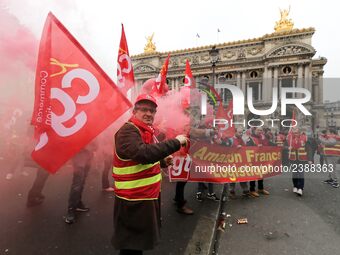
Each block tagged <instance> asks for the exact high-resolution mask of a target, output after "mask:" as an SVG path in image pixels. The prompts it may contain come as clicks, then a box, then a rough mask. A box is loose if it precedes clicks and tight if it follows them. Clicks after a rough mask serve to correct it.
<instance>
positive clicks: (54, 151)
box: [32, 13, 131, 173]
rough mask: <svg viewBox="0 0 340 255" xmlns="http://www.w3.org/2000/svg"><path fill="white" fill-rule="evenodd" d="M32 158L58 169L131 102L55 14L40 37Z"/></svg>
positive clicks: (51, 16)
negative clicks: (36, 140)
mask: <svg viewBox="0 0 340 255" xmlns="http://www.w3.org/2000/svg"><path fill="white" fill-rule="evenodd" d="M35 85H36V89H35V104H34V111H33V115H32V124H33V125H35V136H36V138H37V139H38V144H37V146H36V147H35V150H34V151H33V152H32V158H33V159H34V160H35V161H36V162H37V163H38V164H40V165H41V166H42V167H43V168H44V169H46V170H48V171H49V172H52V173H54V172H56V171H57V170H58V169H59V168H60V167H61V166H62V165H63V164H64V163H65V162H66V161H67V160H69V159H70V158H71V157H73V156H74V155H75V154H76V153H77V152H79V151H80V150H81V149H82V148H83V147H85V146H86V145H87V144H88V143H89V142H90V141H91V140H92V139H93V138H95V137H96V136H97V135H98V134H100V133H101V132H102V131H103V130H104V129H106V128H107V127H108V126H109V125H110V124H112V123H113V122H114V121H115V120H116V119H117V118H118V117H120V116H121V115H122V114H123V113H124V112H125V111H127V110H128V109H129V108H130V107H131V103H130V102H129V101H128V100H127V99H126V97H125V96H123V95H122V93H121V92H120V91H119V89H118V88H117V86H116V85H115V84H114V83H113V81H112V80H110V78H109V77H108V76H107V75H106V74H105V73H104V71H103V70H102V69H101V68H100V67H99V66H98V65H97V64H96V63H95V61H94V60H93V59H92V58H91V57H90V55H89V54H88V53H87V52H86V51H85V50H84V48H82V47H81V45H80V44H79V43H78V42H77V41H76V39H75V38H74V37H72V35H71V34H70V33H69V32H68V31H67V29H66V28H65V27H64V26H63V25H62V24H61V23H60V22H59V21H58V20H57V18H56V17H55V16H53V14H52V13H50V14H49V15H48V17H47V20H46V23H45V27H44V31H43V35H42V38H41V42H40V49H39V58H38V64H37V71H36V84H35Z"/></svg>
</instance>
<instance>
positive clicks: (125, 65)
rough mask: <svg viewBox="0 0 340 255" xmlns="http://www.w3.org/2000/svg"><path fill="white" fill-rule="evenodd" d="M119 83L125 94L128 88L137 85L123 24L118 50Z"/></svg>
mask: <svg viewBox="0 0 340 255" xmlns="http://www.w3.org/2000/svg"><path fill="white" fill-rule="evenodd" d="M117 85H118V87H119V88H120V90H121V92H122V93H123V94H125V95H126V94H127V92H128V90H129V89H130V88H132V87H133V86H134V85H135V77H134V74H133V67H132V62H131V58H130V55H129V49H128V45H127V41H126V37H125V32H124V25H123V24H122V35H121V38H120V44H119V51H118V66H117Z"/></svg>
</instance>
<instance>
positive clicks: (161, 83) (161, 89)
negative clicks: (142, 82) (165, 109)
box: [151, 54, 170, 96]
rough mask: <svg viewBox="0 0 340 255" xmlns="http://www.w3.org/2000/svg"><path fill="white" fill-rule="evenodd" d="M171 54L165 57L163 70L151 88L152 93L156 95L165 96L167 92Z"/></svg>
mask: <svg viewBox="0 0 340 255" xmlns="http://www.w3.org/2000/svg"><path fill="white" fill-rule="evenodd" d="M169 59H170V54H169V55H168V57H167V58H166V59H165V62H164V64H163V66H162V69H161V71H160V72H159V75H158V77H157V79H156V82H155V84H154V86H153V88H152V90H151V94H153V95H155V96H163V95H164V94H165V93H166V85H165V84H166V75H167V73H168V66H169Z"/></svg>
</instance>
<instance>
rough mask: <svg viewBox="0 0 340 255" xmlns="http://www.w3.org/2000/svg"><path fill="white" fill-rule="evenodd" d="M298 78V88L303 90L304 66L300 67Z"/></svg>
mask: <svg viewBox="0 0 340 255" xmlns="http://www.w3.org/2000/svg"><path fill="white" fill-rule="evenodd" d="M297 73H298V77H297V79H298V80H297V87H298V88H302V87H303V76H302V73H303V66H302V65H298V71H297Z"/></svg>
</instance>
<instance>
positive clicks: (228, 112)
mask: <svg viewBox="0 0 340 255" xmlns="http://www.w3.org/2000/svg"><path fill="white" fill-rule="evenodd" d="M216 119H223V120H226V124H223V125H219V124H218V125H217V128H218V134H219V137H220V138H226V137H232V136H234V134H235V128H234V127H232V126H231V120H232V119H233V100H231V101H230V102H229V104H228V107H227V109H224V107H223V104H222V101H220V105H219V106H218V108H217V112H216ZM221 122H222V121H221Z"/></svg>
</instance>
